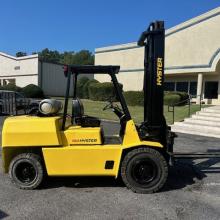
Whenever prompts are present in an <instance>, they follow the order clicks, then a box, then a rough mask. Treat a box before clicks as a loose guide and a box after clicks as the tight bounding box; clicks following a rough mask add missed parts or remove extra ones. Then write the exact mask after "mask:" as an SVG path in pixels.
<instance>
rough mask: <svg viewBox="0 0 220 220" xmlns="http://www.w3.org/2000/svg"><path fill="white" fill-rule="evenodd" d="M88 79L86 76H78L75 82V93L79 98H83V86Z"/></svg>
mask: <svg viewBox="0 0 220 220" xmlns="http://www.w3.org/2000/svg"><path fill="white" fill-rule="evenodd" d="M88 81H89V78H87V77H86V76H84V77H82V78H80V79H79V80H78V82H77V87H76V94H77V96H78V97H79V98H84V94H83V87H84V85H85V84H86V83H87V82H88Z"/></svg>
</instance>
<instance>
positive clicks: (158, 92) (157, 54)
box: [138, 21, 166, 130]
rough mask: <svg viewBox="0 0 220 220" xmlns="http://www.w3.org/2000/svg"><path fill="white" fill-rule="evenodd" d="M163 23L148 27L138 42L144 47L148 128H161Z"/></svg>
mask: <svg viewBox="0 0 220 220" xmlns="http://www.w3.org/2000/svg"><path fill="white" fill-rule="evenodd" d="M164 41H165V30H164V22H163V21H156V22H153V23H151V24H150V25H149V27H148V29H147V30H146V31H144V32H143V33H142V35H141V36H140V38H139V40H138V45H139V46H144V47H145V55H144V56H145V57H144V88H143V89H144V123H146V124H147V127H148V128H152V129H153V130H154V129H155V128H159V129H160V128H162V127H164V126H165V124H166V122H165V119H164V115H163V96H164V85H163V84H164Z"/></svg>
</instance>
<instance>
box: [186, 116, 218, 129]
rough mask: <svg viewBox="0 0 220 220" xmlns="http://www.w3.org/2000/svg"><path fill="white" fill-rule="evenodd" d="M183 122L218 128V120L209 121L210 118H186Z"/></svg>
mask: <svg viewBox="0 0 220 220" xmlns="http://www.w3.org/2000/svg"><path fill="white" fill-rule="evenodd" d="M184 123H188V124H194V125H204V126H213V127H219V128H220V121H210V120H202V119H198V118H186V119H185V120H184Z"/></svg>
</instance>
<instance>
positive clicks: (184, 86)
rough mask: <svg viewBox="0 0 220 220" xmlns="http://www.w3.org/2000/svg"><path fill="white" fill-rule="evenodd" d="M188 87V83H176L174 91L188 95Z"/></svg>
mask: <svg viewBox="0 0 220 220" xmlns="http://www.w3.org/2000/svg"><path fill="white" fill-rule="evenodd" d="M188 85H189V83H188V82H177V83H176V91H178V92H186V93H188Z"/></svg>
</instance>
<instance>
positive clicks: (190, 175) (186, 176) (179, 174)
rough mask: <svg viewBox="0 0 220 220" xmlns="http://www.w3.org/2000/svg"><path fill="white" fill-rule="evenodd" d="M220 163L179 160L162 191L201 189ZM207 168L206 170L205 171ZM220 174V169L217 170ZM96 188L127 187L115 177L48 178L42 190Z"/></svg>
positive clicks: (208, 160)
mask: <svg viewBox="0 0 220 220" xmlns="http://www.w3.org/2000/svg"><path fill="white" fill-rule="evenodd" d="M219 162H220V158H218V159H217V158H210V159H206V160H203V161H202V162H200V163H197V164H196V163H195V161H194V160H187V161H186V160H178V161H177V162H176V164H175V166H173V167H171V168H170V170H169V177H168V180H167V183H166V185H165V187H164V188H163V190H162V191H172V190H177V189H183V188H185V187H187V188H188V189H189V188H191V187H192V188H193V189H199V188H200V187H201V185H202V179H203V178H205V177H206V174H205V173H206V172H209V169H210V170H212V169H213V167H212V166H213V165H215V164H217V163H219ZM204 168H205V169H204ZM215 171H216V172H218V173H220V168H218V169H215ZM63 186H65V187H72V188H95V187H125V186H124V183H123V182H122V180H121V179H120V178H118V179H116V180H115V179H114V178H113V177H47V179H46V180H45V182H44V184H43V186H42V189H49V188H59V187H63Z"/></svg>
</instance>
